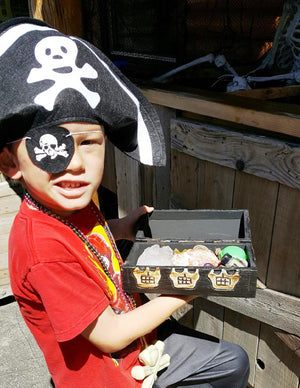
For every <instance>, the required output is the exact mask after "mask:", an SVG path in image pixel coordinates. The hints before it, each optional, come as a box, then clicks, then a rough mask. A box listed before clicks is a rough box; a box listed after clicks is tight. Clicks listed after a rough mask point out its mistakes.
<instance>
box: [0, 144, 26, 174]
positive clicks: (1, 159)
mask: <svg viewBox="0 0 300 388" xmlns="http://www.w3.org/2000/svg"><path fill="white" fill-rule="evenodd" d="M0 171H2V172H3V173H4V174H5V175H7V176H8V177H9V178H11V179H15V180H18V179H21V178H22V173H21V171H20V170H19V166H18V164H17V160H16V157H15V155H14V154H13V153H12V152H11V151H10V150H9V149H8V148H7V147H4V148H3V150H2V151H1V152H0Z"/></svg>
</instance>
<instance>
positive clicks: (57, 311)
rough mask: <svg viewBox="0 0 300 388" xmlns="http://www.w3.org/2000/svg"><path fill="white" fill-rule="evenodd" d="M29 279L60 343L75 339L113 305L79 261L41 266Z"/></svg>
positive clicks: (33, 271)
mask: <svg viewBox="0 0 300 388" xmlns="http://www.w3.org/2000/svg"><path fill="white" fill-rule="evenodd" d="M29 277H30V279H29V280H30V282H31V284H32V285H33V287H34V288H35V289H36V291H37V292H38V294H39V295H40V298H41V300H42V303H43V305H44V307H45V310H46V313H47V315H48V318H49V320H50V324H51V325H52V327H53V330H54V333H55V336H56V339H57V341H59V342H63V341H68V340H70V339H72V338H75V337H76V336H77V335H79V334H80V333H81V332H82V331H83V330H84V329H85V328H86V327H87V326H88V325H89V324H90V323H92V322H93V321H94V320H95V319H96V318H97V317H98V316H99V315H100V314H101V313H102V312H103V311H104V310H105V308H106V307H107V306H108V305H109V302H108V299H107V298H106V296H105V294H104V292H103V290H102V288H101V287H100V286H99V285H98V284H97V283H95V281H94V280H93V279H91V278H90V277H89V276H87V273H86V272H85V271H84V270H83V268H82V267H81V265H80V264H79V263H78V262H53V263H40V264H37V265H35V266H34V267H33V268H32V269H31V272H30V274H29Z"/></svg>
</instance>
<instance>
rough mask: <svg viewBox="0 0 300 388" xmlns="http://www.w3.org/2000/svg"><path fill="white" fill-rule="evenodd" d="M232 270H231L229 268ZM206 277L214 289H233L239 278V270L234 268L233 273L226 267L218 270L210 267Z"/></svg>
mask: <svg viewBox="0 0 300 388" xmlns="http://www.w3.org/2000/svg"><path fill="white" fill-rule="evenodd" d="M230 272H232V270H230ZM208 277H209V278H210V280H211V283H212V285H213V287H214V288H215V289H218V290H233V289H234V287H235V285H236V284H237V282H238V281H239V280H240V273H239V270H235V271H234V273H233V274H229V273H228V272H227V271H226V269H224V268H222V270H221V271H220V270H219V269H218V270H214V269H212V270H211V271H210V272H209V274H208Z"/></svg>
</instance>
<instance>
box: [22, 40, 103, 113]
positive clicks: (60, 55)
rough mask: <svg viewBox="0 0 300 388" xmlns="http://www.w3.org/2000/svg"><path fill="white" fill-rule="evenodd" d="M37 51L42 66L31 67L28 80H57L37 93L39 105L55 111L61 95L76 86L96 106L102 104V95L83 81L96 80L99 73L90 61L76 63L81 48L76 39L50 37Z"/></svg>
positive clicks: (33, 81) (39, 43)
mask: <svg viewBox="0 0 300 388" xmlns="http://www.w3.org/2000/svg"><path fill="white" fill-rule="evenodd" d="M34 54H35V57H36V59H37V61H38V62H39V63H40V65H41V67H39V68H33V69H31V71H30V73H29V76H28V78H27V82H28V83H35V82H40V81H44V80H52V81H54V84H53V85H52V86H50V87H49V88H48V89H47V90H44V91H42V92H41V93H38V94H37V95H36V97H35V99H34V102H35V103H36V104H38V105H41V106H43V107H44V108H45V109H47V110H48V111H52V110H53V108H54V104H55V100H56V98H57V96H58V95H59V94H60V93H61V92H62V91H63V90H65V89H73V90H77V91H78V92H79V93H80V94H81V95H82V96H83V97H84V98H85V99H86V101H87V102H88V103H89V105H90V106H91V107H92V108H95V107H96V106H97V105H98V103H99V102H100V96H99V94H98V93H96V92H93V91H91V90H89V89H88V88H87V87H86V86H85V85H84V83H83V82H82V81H81V78H89V79H96V78H97V77H98V73H97V71H96V70H95V69H94V68H93V67H92V66H91V65H90V64H88V63H85V64H84V65H83V67H81V68H80V67H78V66H77V65H76V59H77V55H78V48H77V45H76V43H75V42H74V41H73V40H72V39H70V38H67V37H60V36H48V37H47V38H44V39H42V40H41V41H39V42H38V44H37V45H36V47H35V50H34Z"/></svg>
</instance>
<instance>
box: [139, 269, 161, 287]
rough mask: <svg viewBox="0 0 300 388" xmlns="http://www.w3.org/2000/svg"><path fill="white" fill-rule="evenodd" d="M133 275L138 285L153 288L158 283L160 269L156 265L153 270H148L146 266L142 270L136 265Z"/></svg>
mask: <svg viewBox="0 0 300 388" xmlns="http://www.w3.org/2000/svg"><path fill="white" fill-rule="evenodd" d="M133 275H134V277H135V279H136V282H137V285H138V286H139V287H146V288H154V287H157V286H158V285H159V281H160V278H161V275H160V269H159V268H158V267H157V268H156V269H155V271H150V268H149V267H146V269H145V270H144V271H142V270H141V269H139V268H138V267H136V268H135V269H134V271H133Z"/></svg>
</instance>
